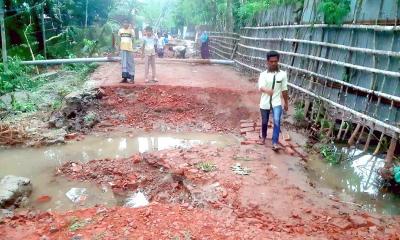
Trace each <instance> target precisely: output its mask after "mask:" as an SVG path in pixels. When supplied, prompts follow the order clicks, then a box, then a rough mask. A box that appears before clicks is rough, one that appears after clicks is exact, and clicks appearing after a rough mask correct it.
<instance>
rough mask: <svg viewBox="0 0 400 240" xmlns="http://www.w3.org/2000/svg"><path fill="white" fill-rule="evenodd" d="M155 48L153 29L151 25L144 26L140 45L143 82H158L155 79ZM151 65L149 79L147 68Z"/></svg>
mask: <svg viewBox="0 0 400 240" xmlns="http://www.w3.org/2000/svg"><path fill="white" fill-rule="evenodd" d="M156 49H157V38H155V37H154V35H153V29H152V28H151V27H146V28H145V36H144V37H143V45H142V57H143V58H144V63H145V64H144V68H145V77H144V78H145V82H146V83H154V82H158V80H157V79H156ZM150 66H151V73H152V76H151V79H150V80H149V70H150V69H149V68H150Z"/></svg>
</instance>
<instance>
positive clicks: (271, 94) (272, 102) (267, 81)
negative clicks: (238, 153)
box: [118, 21, 289, 151]
mask: <svg viewBox="0 0 400 240" xmlns="http://www.w3.org/2000/svg"><path fill="white" fill-rule="evenodd" d="M118 35H119V37H120V52H121V61H122V79H123V80H122V82H124V83H125V82H128V80H130V81H131V82H132V83H134V80H135V65H134V60H133V39H134V37H135V31H134V29H133V28H131V27H130V24H129V23H128V21H124V22H123V27H122V28H121V29H120V30H119V32H118ZM200 43H201V57H202V58H203V59H208V58H209V57H210V53H209V36H208V34H207V32H206V31H204V32H203V33H202V34H201V36H200ZM166 44H168V35H167V34H160V33H158V34H157V35H156V36H155V35H154V34H153V29H152V28H151V27H146V28H145V30H144V37H143V44H142V48H141V50H142V52H141V54H142V57H143V58H144V62H145V82H146V83H151V82H158V81H157V79H156V54H157V55H158V57H164V49H165V45H166ZM178 47H179V46H178ZM279 60H280V55H279V53H278V52H275V51H270V52H268V54H267V62H266V65H267V70H266V71H264V72H262V73H261V74H260V77H259V80H258V89H259V91H260V93H261V98H260V106H259V107H260V112H261V119H262V124H261V125H262V127H261V132H260V136H259V137H260V141H259V142H258V143H259V144H261V145H264V144H265V141H266V137H267V128H268V121H269V116H270V115H272V116H273V120H274V121H273V122H274V127H273V133H272V149H273V150H275V151H277V150H279V149H280V147H279V145H278V143H279V134H280V122H281V116H282V113H283V110H284V111H285V112H286V111H288V106H289V103H288V99H289V98H288V86H287V85H288V84H287V83H288V77H287V73H286V72H285V71H283V70H281V69H280V68H279ZM150 67H151V70H152V75H151V78H150V79H149V78H148V76H149V70H150ZM281 99H283V100H284V101H283V103H282V100H281Z"/></svg>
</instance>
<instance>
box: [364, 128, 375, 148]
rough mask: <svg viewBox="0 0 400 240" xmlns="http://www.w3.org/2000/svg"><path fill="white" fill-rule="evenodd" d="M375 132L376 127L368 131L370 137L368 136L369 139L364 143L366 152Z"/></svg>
mask: <svg viewBox="0 0 400 240" xmlns="http://www.w3.org/2000/svg"><path fill="white" fill-rule="evenodd" d="M373 134H374V129H373V128H370V129H369V133H368V137H367V141H366V142H365V145H364V152H367V151H368V148H369V145H370V144H371V139H372V135H373Z"/></svg>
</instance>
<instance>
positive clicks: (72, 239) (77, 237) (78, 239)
mask: <svg viewBox="0 0 400 240" xmlns="http://www.w3.org/2000/svg"><path fill="white" fill-rule="evenodd" d="M82 239H83V236H82V235H81V234H78V235H75V236H73V237H72V238H71V240H82Z"/></svg>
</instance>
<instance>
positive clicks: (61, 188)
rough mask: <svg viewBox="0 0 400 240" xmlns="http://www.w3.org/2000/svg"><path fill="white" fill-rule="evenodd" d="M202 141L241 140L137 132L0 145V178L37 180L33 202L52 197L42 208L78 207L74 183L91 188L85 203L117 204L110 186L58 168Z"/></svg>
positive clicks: (206, 135)
mask: <svg viewBox="0 0 400 240" xmlns="http://www.w3.org/2000/svg"><path fill="white" fill-rule="evenodd" d="M199 144H212V145H216V146H227V145H232V144H237V140H236V139H235V138H234V137H232V136H225V135H217V134H201V133H188V134H182V133H180V134H179V135H178V134H156V133H154V134H133V135H132V136H131V137H125V136H122V135H121V134H120V135H118V134H115V135H112V136H88V137H86V138H85V139H84V140H82V141H80V142H71V143H69V144H65V145H58V146H50V147H43V148H13V149H0V166H1V167H0V178H2V177H3V176H5V175H16V176H23V177H27V178H30V179H31V181H32V184H33V193H32V196H31V202H33V203H34V202H35V200H36V199H37V198H38V197H40V196H43V195H48V196H51V198H52V200H51V201H50V202H47V203H41V204H33V206H34V207H35V208H37V209H41V210H48V209H52V210H69V209H73V208H75V207H78V206H75V205H74V204H72V202H71V201H70V200H69V199H68V198H67V197H66V196H65V193H66V192H68V191H69V190H70V189H71V188H72V187H76V188H86V189H87V191H88V193H89V194H88V195H89V197H88V199H87V200H86V201H85V205H84V206H85V207H89V206H93V205H95V204H103V205H115V204H116V199H115V198H114V195H113V194H112V192H111V191H110V190H109V189H108V188H107V187H105V186H103V187H99V186H97V185H95V184H92V183H83V182H76V181H68V180H66V179H63V178H61V177H57V178H55V177H54V176H53V174H54V172H55V169H56V168H57V166H60V165H62V164H63V163H65V162H67V161H75V162H87V161H90V160H93V159H104V158H125V157H129V156H131V155H133V154H135V153H143V152H148V151H155V150H164V149H170V148H176V147H181V148H189V147H192V146H195V145H199Z"/></svg>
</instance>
